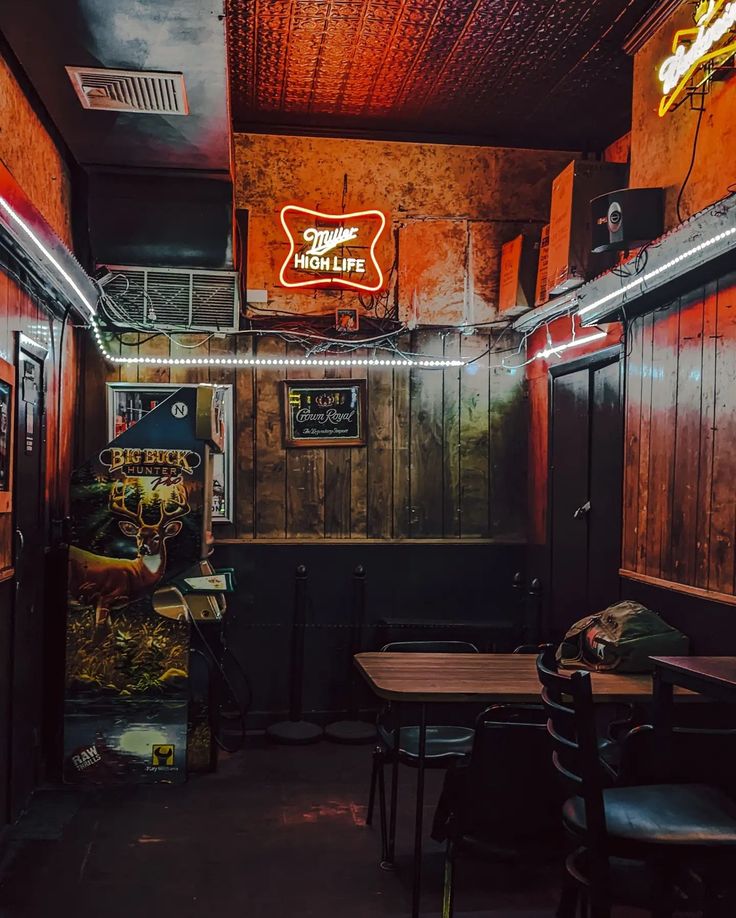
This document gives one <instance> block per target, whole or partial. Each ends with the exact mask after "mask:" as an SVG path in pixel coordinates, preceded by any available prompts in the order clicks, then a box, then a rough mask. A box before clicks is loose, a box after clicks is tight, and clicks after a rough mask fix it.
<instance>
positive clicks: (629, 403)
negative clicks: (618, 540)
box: [622, 319, 644, 571]
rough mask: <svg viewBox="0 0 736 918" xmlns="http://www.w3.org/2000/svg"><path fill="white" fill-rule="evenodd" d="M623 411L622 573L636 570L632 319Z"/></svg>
mask: <svg viewBox="0 0 736 918" xmlns="http://www.w3.org/2000/svg"><path fill="white" fill-rule="evenodd" d="M626 344H627V349H628V353H627V356H626V364H625V368H626V380H627V382H626V407H625V412H626V414H625V435H624V439H625V446H624V480H623V529H622V532H623V549H622V564H623V567H624V569H625V570H629V571H635V570H637V555H638V552H637V547H638V536H639V454H640V449H641V439H640V436H641V413H642V408H643V400H642V383H643V380H644V366H643V346H644V336H643V332H642V320H641V319H635V320H634V321H633V322H632V323H631V325H630V326H629V331H628V335H627V338H626Z"/></svg>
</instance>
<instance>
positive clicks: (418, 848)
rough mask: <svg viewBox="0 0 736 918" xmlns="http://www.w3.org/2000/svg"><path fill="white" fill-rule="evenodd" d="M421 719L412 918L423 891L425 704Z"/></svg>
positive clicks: (416, 917)
mask: <svg viewBox="0 0 736 918" xmlns="http://www.w3.org/2000/svg"><path fill="white" fill-rule="evenodd" d="M419 716H420V719H419V756H418V761H417V810H416V823H415V826H414V891H413V894H412V907H411V914H412V918H419V900H420V896H421V891H422V821H423V817H424V761H425V753H426V749H427V706H426V704H423V705H422V706H421V710H420V715H419Z"/></svg>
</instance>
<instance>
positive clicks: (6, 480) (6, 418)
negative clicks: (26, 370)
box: [0, 359, 15, 513]
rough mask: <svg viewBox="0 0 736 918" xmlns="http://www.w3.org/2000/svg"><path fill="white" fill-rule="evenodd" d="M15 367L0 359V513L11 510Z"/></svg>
mask: <svg viewBox="0 0 736 918" xmlns="http://www.w3.org/2000/svg"><path fill="white" fill-rule="evenodd" d="M14 424H15V367H14V366H13V365H12V364H10V363H8V361H7V360H2V359H0V513H10V512H11V511H12V509H13V465H14V462H13V458H14V457H13V451H14V449H15V442H14V436H13V428H14Z"/></svg>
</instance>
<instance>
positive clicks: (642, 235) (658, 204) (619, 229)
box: [590, 188, 664, 252]
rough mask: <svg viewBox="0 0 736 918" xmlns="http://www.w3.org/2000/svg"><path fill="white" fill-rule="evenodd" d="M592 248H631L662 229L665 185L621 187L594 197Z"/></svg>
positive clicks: (605, 250) (609, 250) (601, 250)
mask: <svg viewBox="0 0 736 918" xmlns="http://www.w3.org/2000/svg"><path fill="white" fill-rule="evenodd" d="M590 206H591V209H592V213H593V220H592V251H593V252H612V251H617V250H618V251H620V250H625V249H633V248H635V247H636V246H638V245H641V244H642V243H644V242H651V240H652V239H656V238H657V236H661V235H662V233H663V232H664V189H663V188H621V189H620V190H619V191H609V192H608V194H602V195H600V196H599V197H597V198H593V200H592V201H591V202H590Z"/></svg>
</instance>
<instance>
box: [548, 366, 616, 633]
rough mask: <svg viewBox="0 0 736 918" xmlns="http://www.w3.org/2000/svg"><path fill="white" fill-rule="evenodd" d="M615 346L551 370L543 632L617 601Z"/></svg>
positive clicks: (563, 627)
mask: <svg viewBox="0 0 736 918" xmlns="http://www.w3.org/2000/svg"><path fill="white" fill-rule="evenodd" d="M620 357H621V354H620V349H619V348H613V349H607V350H606V351H604V352H602V353H601V354H596V355H593V356H591V357H586V358H583V359H582V360H577V361H574V362H572V363H569V364H565V365H563V366H560V367H555V368H554V370H551V371H550V388H551V397H550V469H549V486H550V496H549V506H550V529H549V547H550V572H551V574H550V596H549V604H548V620H547V624H548V630H549V632H550V635H551V637H553V638H555V639H557V638H558V637H559V636H560V634H561V633H564V631H565V630H566V629H567V627H568V626H569V625H571V624H572V623H573V622H574V621H576V620H577V619H579V618H583V617H584V616H585V615H587V614H589V613H591V612H596V611H598V610H600V609H603V608H605V607H606V606H607V605H610V604H611V603H613V602H616V600H617V599H618V597H619V577H618V571H619V566H620V553H621V486H622V472H623V374H622V370H621V360H620Z"/></svg>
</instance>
